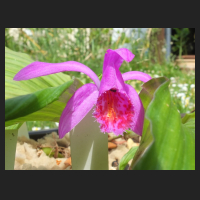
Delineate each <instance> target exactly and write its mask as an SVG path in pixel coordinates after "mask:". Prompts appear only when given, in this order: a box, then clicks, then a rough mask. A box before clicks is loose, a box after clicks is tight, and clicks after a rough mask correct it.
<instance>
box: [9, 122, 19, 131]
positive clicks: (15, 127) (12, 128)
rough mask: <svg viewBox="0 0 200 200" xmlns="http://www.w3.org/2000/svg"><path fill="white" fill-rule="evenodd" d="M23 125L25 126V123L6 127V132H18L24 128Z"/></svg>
mask: <svg viewBox="0 0 200 200" xmlns="http://www.w3.org/2000/svg"><path fill="white" fill-rule="evenodd" d="M22 124H23V122H22V123H19V124H13V125H11V126H7V127H5V131H7V130H18V129H19V128H20V127H21V126H22Z"/></svg>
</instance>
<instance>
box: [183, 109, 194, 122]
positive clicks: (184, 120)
mask: <svg viewBox="0 0 200 200" xmlns="http://www.w3.org/2000/svg"><path fill="white" fill-rule="evenodd" d="M191 119H195V112H193V113H189V114H185V115H184V117H183V118H182V119H181V120H182V123H183V124H185V123H186V122H188V121H189V120H191Z"/></svg>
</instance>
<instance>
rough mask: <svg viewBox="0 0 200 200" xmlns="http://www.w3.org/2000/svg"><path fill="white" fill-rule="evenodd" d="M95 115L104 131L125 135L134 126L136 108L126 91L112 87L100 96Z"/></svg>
mask: <svg viewBox="0 0 200 200" xmlns="http://www.w3.org/2000/svg"><path fill="white" fill-rule="evenodd" d="M93 115H94V117H95V118H96V119H97V121H98V122H99V123H100V129H101V131H102V132H107V133H109V132H115V133H116V134H119V135H123V132H124V131H125V130H128V129H129V128H130V127H132V123H133V116H134V108H133V105H132V103H131V101H130V99H129V98H128V96H127V95H126V94H125V93H124V94H123V93H120V92H119V91H118V90H117V89H115V88H112V89H110V90H108V91H106V92H104V93H103V94H102V95H101V96H99V98H98V99H97V104H96V109H95V111H94V113H93Z"/></svg>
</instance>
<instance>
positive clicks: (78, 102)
mask: <svg viewBox="0 0 200 200" xmlns="http://www.w3.org/2000/svg"><path fill="white" fill-rule="evenodd" d="M98 93H99V92H98V89H97V87H96V85H94V84H93V83H88V84H85V85H83V86H82V87H81V88H79V89H78V90H77V91H76V92H75V93H74V95H73V96H72V97H71V98H70V100H69V101H68V103H67V105H66V107H65V109H64V110H63V112H62V115H61V117H60V121H59V128H58V132H59V137H60V138H63V137H64V135H65V134H66V133H68V132H69V131H71V130H72V129H73V128H74V127H75V126H76V125H77V124H78V123H79V122H80V121H81V120H82V119H83V118H84V117H85V115H86V114H87V113H88V112H89V111H90V110H91V109H92V107H93V106H94V104H96V101H97V97H98Z"/></svg>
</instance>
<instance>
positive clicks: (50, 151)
mask: <svg viewBox="0 0 200 200" xmlns="http://www.w3.org/2000/svg"><path fill="white" fill-rule="evenodd" d="M42 150H43V151H44V153H45V154H46V155H47V156H49V157H50V158H51V157H53V156H54V154H55V151H54V148H50V147H42ZM58 158H64V155H62V154H61V153H58Z"/></svg>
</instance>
